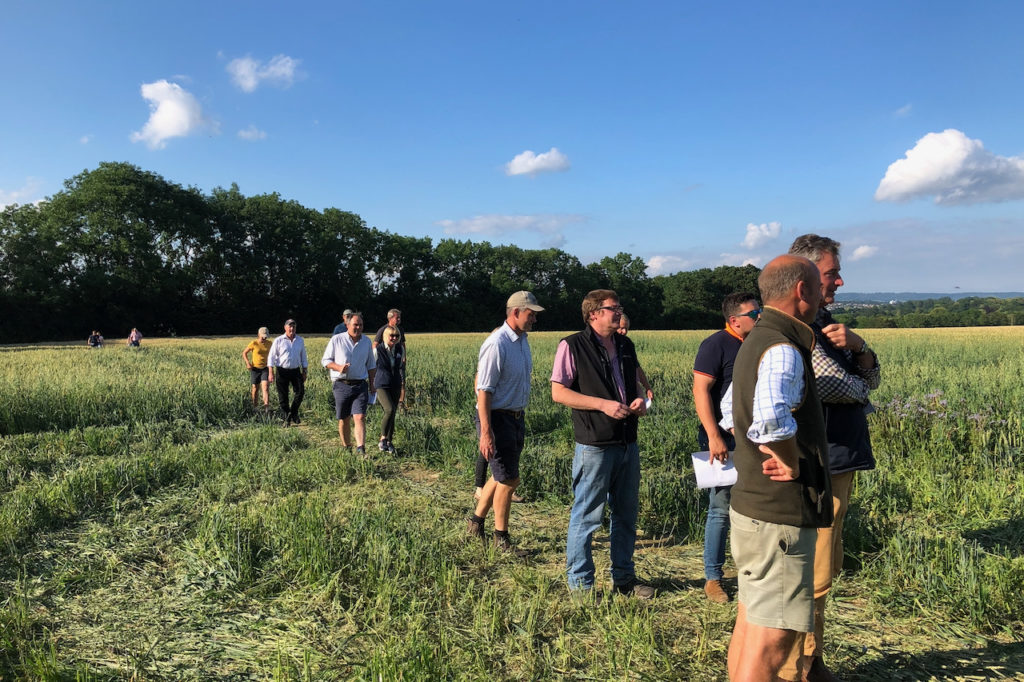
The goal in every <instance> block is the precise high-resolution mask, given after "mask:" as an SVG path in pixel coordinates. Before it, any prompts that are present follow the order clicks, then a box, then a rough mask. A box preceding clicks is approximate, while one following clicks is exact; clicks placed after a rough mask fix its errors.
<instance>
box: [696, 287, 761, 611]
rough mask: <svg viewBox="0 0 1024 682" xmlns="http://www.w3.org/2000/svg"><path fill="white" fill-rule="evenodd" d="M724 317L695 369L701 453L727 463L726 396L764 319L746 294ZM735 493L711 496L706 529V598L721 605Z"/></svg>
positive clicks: (727, 302) (722, 490)
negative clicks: (739, 358) (743, 349)
mask: <svg viewBox="0 0 1024 682" xmlns="http://www.w3.org/2000/svg"><path fill="white" fill-rule="evenodd" d="M722 315H723V316H724V317H725V329H722V330H721V331H717V332H715V333H714V334H712V335H711V336H709V337H708V338H706V339H704V341H703V343H701V344H700V349H699V350H698V351H697V359H696V360H695V361H694V363H693V404H694V407H695V408H696V409H697V418H698V419H699V420H700V426H699V427H698V428H697V442H698V444H699V446H700V449H701V451H706V452H708V453H710V457H711V459H712V460H719V461H721V462H723V463H724V462H725V461H726V460H728V459H729V453H730V452H731V451H732V450H734V449H736V441H735V440H734V439H733V436H732V434H731V433H729V432H728V431H726V430H725V429H723V428H722V427H720V426H719V425H718V422H719V420H721V419H722V407H721V403H722V396H723V395H725V391H726V389H728V388H729V384H731V383H732V365H733V363H734V362H735V361H736V353H738V352H739V350H740V344H742V343H743V339H745V338H747V334H749V333H750V330H751V329H753V328H754V324H755V323H756V322H757V318H758V317H759V316H760V315H761V309H760V306H758V304H757V296H756V295H755V294H751V293H746V292H743V293H735V294H729V295H728V296H726V297H725V299H724V300H723V301H722ZM730 490H732V486H722V487H718V488H711V489H710V490H708V519H707V523H706V524H705V526H704V594H705V595H707V598H708V599H710V600H711V601H713V602H715V603H718V604H724V603H726V602H727V601H729V595H728V594H726V592H725V590H724V589H722V564H724V563H725V538H726V535H727V534H728V532H729V491H730Z"/></svg>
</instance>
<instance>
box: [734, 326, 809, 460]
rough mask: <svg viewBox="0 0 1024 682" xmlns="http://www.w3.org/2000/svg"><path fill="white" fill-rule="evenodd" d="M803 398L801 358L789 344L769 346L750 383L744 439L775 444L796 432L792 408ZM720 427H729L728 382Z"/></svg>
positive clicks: (802, 363) (802, 364) (798, 404)
mask: <svg viewBox="0 0 1024 682" xmlns="http://www.w3.org/2000/svg"><path fill="white" fill-rule="evenodd" d="M803 397H804V361H803V358H801V357H800V352H799V351H798V350H797V349H796V348H794V347H793V346H790V345H789V344H784V343H782V344H778V345H776V346H772V347H771V348H769V349H768V350H766V351H765V353H764V355H762V356H761V362H760V364H758V366H757V384H756V385H755V386H754V411H753V420H752V421H751V422H750V428H749V429H747V439H748V440H750V441H751V442H752V443H775V442H778V441H780V440H787V439H789V438H792V437H793V436H794V435H796V419H795V418H794V417H793V410H795V409H796V408H797V407H799V406H800V402H801V401H802V400H803ZM718 423H719V424H720V425H721V426H722V428H723V429H725V430H727V431H728V430H729V429H731V428H732V427H733V422H732V384H729V388H728V390H726V392H725V395H724V396H722V421H720V422H718Z"/></svg>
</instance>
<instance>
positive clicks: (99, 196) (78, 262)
mask: <svg viewBox="0 0 1024 682" xmlns="http://www.w3.org/2000/svg"><path fill="white" fill-rule="evenodd" d="M758 274H759V270H758V268H756V267H754V266H745V267H739V268H737V267H727V266H723V267H719V268H715V269H714V270H710V269H704V270H696V271H692V272H682V273H676V274H674V275H670V276H659V277H654V278H651V277H649V276H648V275H647V272H646V265H645V263H644V262H643V260H641V259H640V258H636V257H634V256H631V255H630V254H628V253H619V254H618V255H616V256H614V257H611V256H609V257H605V258H603V259H601V260H600V261H599V262H596V263H591V264H587V265H584V264H582V263H581V262H580V261H579V259H578V258H576V257H575V256H572V255H571V254H568V253H565V252H564V251H561V250H558V249H543V250H527V249H520V248H518V247H515V246H493V245H491V244H489V243H486V242H470V241H458V240H451V239H445V240H441V241H440V242H438V243H437V244H434V243H432V241H431V240H430V239H429V238H415V237H405V236H401V235H397V234H393V233H390V232H387V231H382V230H379V229H376V228H372V227H368V226H367V225H366V223H365V222H364V221H363V220H362V219H361V218H360V217H359V216H358V215H356V214H355V213H351V212H348V211H342V210H339V209H335V208H329V209H325V210H323V211H318V210H313V209H309V208H306V207H304V206H302V205H300V204H298V203H297V202H295V201H287V200H284V199H282V198H281V197H280V196H279V195H278V194H276V193H274V194H264V195H258V196H249V197H247V196H244V195H242V194H241V193H240V192H239V191H238V187H237V186H236V185H232V186H231V187H230V188H229V189H223V188H217V189H214V190H213V191H212V192H211V193H209V194H204V193H202V192H200V191H199V190H198V189H196V188H192V187H182V186H181V185H178V184H175V183H173V182H169V181H167V180H165V179H164V178H162V177H161V176H159V175H157V174H155V173H152V172H148V171H144V170H142V169H140V168H138V167H136V166H133V165H131V164H127V163H103V164H100V166H99V167H98V168H96V169H95V170H91V171H85V172H83V173H81V174H80V175H77V176H75V177H73V178H71V179H69V180H67V181H66V182H65V183H64V189H63V190H62V191H60V192H58V193H57V194H55V195H54V196H52V197H50V198H49V199H48V200H47V201H45V202H42V203H40V204H38V205H21V206H17V205H15V206H8V207H7V208H5V209H4V210H3V212H2V214H0V305H2V310H3V311H4V313H5V314H4V315H2V316H0V334H2V336H0V338H3V340H4V342H7V343H13V342H23V341H38V340H57V339H78V338H82V339H84V338H85V336H86V335H87V334H88V333H89V332H90V331H91V330H92V329H99V330H100V331H102V332H103V333H104V334H105V335H106V336H107V337H108V338H116V337H119V336H122V335H127V333H128V330H129V329H131V327H138V328H139V329H140V330H142V331H143V333H145V334H146V335H149V336H164V335H202V334H239V333H253V332H255V329H256V328H257V327H258V326H260V325H263V324H266V325H267V326H269V327H271V329H272V331H275V332H276V330H277V329H278V327H279V326H280V324H281V322H282V321H283V320H284V319H286V318H287V317H295V318H296V319H297V320H299V324H300V329H301V330H302V331H303V332H305V333H323V332H328V331H330V330H331V329H332V328H333V327H334V325H335V324H336V323H337V322H338V321H339V320H340V317H341V311H342V310H343V309H344V308H346V307H353V308H360V309H362V310H363V312H364V313H366V316H367V319H368V327H373V326H374V325H375V324H376V323H377V321H383V319H384V317H385V312H386V311H387V310H388V309H389V308H392V307H397V308H400V309H402V310H403V313H404V315H403V317H404V320H405V323H406V324H407V325H408V326H409V328H410V329H414V330H416V331H485V330H489V329H491V328H493V326H494V324H495V323H496V321H497V320H499V319H500V318H501V315H502V313H503V306H504V303H505V299H506V298H507V297H508V295H509V293H511V292H513V291H516V290H518V289H529V290H532V291H534V292H535V293H536V294H537V296H538V298H539V299H540V301H541V302H542V303H543V305H544V306H546V307H547V309H548V312H547V313H546V314H545V315H544V324H543V326H544V327H545V328H548V329H573V328H576V327H578V326H581V325H582V320H581V319H580V312H579V305H580V300H581V299H582V297H583V295H584V294H585V293H586V292H587V291H589V290H591V289H595V288H599V287H608V288H612V289H615V290H616V291H617V292H618V293H619V294H620V296H621V297H622V300H623V303H624V304H625V305H626V307H627V309H628V313H629V315H630V317H631V319H632V321H633V324H634V326H636V327H642V328H648V329H650V328H674V329H685V328H691V329H696V328H702V329H708V328H715V327H717V326H718V325H720V324H721V323H722V320H721V313H720V311H719V306H720V303H721V300H722V297H723V296H725V295H726V294H728V293H730V292H732V291H737V290H750V291H756V290H757V289H756V283H757V275H758Z"/></svg>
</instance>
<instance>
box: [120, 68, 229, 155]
mask: <svg viewBox="0 0 1024 682" xmlns="http://www.w3.org/2000/svg"><path fill="white" fill-rule="evenodd" d="M141 91H142V97H143V98H145V99H146V100H147V101H148V102H149V111H150V114H149V120H148V121H146V125H144V126H143V127H142V130H139V131H136V132H134V133H132V138H131V139H132V142H145V143H146V146H147V147H149V148H150V149H163V148H164V147H166V146H167V140H168V139H170V138H172V137H186V136H188V135H193V134H195V133H196V132H197V131H199V130H201V129H202V128H205V127H208V126H209V125H210V124H209V122H207V121H206V120H205V119H204V118H203V111H202V107H200V106H199V100H197V99H196V98H195V97H194V96H193V95H192V94H191V93H190V92H188V91H186V90H184V89H183V88H182V87H181V86H180V85H178V84H177V83H168V82H167V81H165V80H160V81H156V82H155V83H144V84H143V85H142V88H141Z"/></svg>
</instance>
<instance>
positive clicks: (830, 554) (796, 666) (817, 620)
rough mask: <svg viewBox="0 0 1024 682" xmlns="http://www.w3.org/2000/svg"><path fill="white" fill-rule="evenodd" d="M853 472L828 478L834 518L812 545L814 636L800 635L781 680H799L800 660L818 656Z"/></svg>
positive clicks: (839, 565) (840, 554)
mask: <svg viewBox="0 0 1024 682" xmlns="http://www.w3.org/2000/svg"><path fill="white" fill-rule="evenodd" d="M855 473H856V472H855V471H847V472H846V473H842V474H832V511H833V513H834V515H835V518H834V519H833V521H832V526H831V527H829V528H819V529H818V541H817V543H815V545H814V633H813V636H811V633H810V632H807V633H801V635H800V636H798V637H797V638H796V644H794V645H793V649H792V651H790V654H789V657H788V658H787V659H786V662H785V663H784V664H783V666H782V669H781V670H780V671H779V677H781V678H782V679H784V680H799V679H801V662H802V661H801V657H802V656H820V655H821V649H822V640H823V639H824V634H825V601H826V599H827V598H828V593H829V591H830V590H831V589H832V580H833V579H834V578H835V577H836V576H837V575H839V573H840V572H841V571H842V570H843V520H844V519H845V518H846V510H847V508H848V507H849V506H850V488H851V487H853V475H854V474H855Z"/></svg>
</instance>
